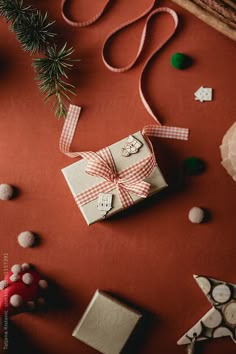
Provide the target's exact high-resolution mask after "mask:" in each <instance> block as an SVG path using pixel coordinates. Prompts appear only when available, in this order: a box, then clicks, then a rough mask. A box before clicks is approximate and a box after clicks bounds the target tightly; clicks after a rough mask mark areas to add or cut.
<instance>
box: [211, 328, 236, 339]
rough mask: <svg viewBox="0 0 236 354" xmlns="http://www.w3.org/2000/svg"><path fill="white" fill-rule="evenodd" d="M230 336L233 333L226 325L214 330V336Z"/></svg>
mask: <svg viewBox="0 0 236 354" xmlns="http://www.w3.org/2000/svg"><path fill="white" fill-rule="evenodd" d="M228 336H230V337H232V336H233V334H232V332H231V330H230V329H229V328H227V327H224V326H221V327H218V328H216V329H215V330H214V332H213V338H221V337H228Z"/></svg>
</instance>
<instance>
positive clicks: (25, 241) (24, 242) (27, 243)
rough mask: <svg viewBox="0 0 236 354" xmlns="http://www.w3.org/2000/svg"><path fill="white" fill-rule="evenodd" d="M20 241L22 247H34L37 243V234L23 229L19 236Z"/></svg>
mask: <svg viewBox="0 0 236 354" xmlns="http://www.w3.org/2000/svg"><path fill="white" fill-rule="evenodd" d="M18 243H19V245H20V246H21V247H23V248H27V247H32V246H33V245H34V243H35V235H34V234H33V233H32V232H30V231H23V232H21V233H20V234H19V236H18Z"/></svg>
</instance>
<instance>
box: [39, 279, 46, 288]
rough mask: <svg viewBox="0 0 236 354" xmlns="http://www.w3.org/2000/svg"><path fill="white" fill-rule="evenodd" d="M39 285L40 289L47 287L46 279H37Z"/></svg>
mask: <svg viewBox="0 0 236 354" xmlns="http://www.w3.org/2000/svg"><path fill="white" fill-rule="evenodd" d="M39 286H40V288H42V289H47V287H48V282H47V281H46V280H44V279H40V280H39Z"/></svg>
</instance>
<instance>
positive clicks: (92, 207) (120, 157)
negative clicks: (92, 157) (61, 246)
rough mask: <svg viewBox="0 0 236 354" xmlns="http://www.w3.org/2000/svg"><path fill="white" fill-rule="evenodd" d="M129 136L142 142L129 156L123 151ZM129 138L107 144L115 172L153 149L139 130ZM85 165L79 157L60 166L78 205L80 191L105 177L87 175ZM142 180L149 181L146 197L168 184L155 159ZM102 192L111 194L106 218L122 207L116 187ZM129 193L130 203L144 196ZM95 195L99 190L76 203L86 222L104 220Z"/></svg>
mask: <svg viewBox="0 0 236 354" xmlns="http://www.w3.org/2000/svg"><path fill="white" fill-rule="evenodd" d="M130 137H131V139H132V137H134V138H135V139H137V144H139V143H141V144H139V146H140V145H141V147H139V148H138V149H136V150H137V152H136V153H131V154H130V155H129V156H124V155H125V153H124V152H125V151H124V150H122V149H123V148H124V147H125V146H126V145H127V140H128V141H129V139H130ZM130 137H126V138H125V139H122V140H120V141H119V142H117V143H115V144H112V145H110V146H109V150H110V152H111V154H112V157H113V160H114V163H115V167H116V171H117V172H118V173H120V172H121V171H123V170H125V169H127V168H128V167H131V166H135V164H137V163H139V162H140V161H142V160H144V159H145V158H148V157H151V156H152V152H151V150H150V148H149V146H148V143H147V141H146V140H145V138H144V137H143V135H142V133H141V132H137V133H135V134H132V136H130ZM134 145H135V144H134ZM134 148H135V147H134ZM122 151H123V152H122ZM122 153H123V154H122ZM87 165H88V162H87V160H86V159H82V160H80V161H77V162H75V163H73V164H72V165H70V166H68V167H65V168H63V169H62V173H63V175H64V177H65V179H66V181H67V183H68V185H69V188H70V190H71V193H72V195H73V197H74V198H75V201H76V202H77V204H79V203H78V196H79V195H81V193H82V192H84V191H87V190H89V189H90V188H92V187H95V186H97V185H99V184H100V183H101V182H102V181H104V178H102V177H98V176H91V175H89V174H88V173H87V172H86V171H85V170H86V168H87ZM131 172H132V168H131ZM144 181H145V182H148V183H149V184H150V191H149V194H148V196H151V195H153V194H155V193H157V192H159V191H160V190H162V189H163V188H165V187H167V183H166V181H165V179H164V177H163V175H162V173H161V171H160V169H159V167H158V165H157V164H156V161H155V165H154V166H153V168H152V171H151V173H150V174H149V175H148V176H147V177H146V178H145V179H144ZM104 193H106V194H112V208H111V210H110V211H109V212H108V213H107V214H106V217H109V216H111V215H113V214H116V213H118V212H120V211H121V210H123V209H124V207H123V206H122V204H121V201H120V198H119V196H118V189H117V188H116V187H114V188H113V189H112V190H110V191H106V192H104ZM129 194H130V196H131V198H132V200H133V204H136V203H138V202H140V201H141V200H143V199H144V198H142V197H140V196H138V195H136V194H134V193H132V192H129ZM98 198H99V193H97V195H96V198H95V199H93V200H91V201H90V202H88V203H86V204H84V205H82V206H81V205H80V204H79V205H78V206H79V207H80V210H81V212H82V214H83V216H84V218H85V220H86V222H87V224H88V225H90V224H93V223H94V222H96V221H98V220H102V219H104V213H102V212H101V211H100V210H99V209H98Z"/></svg>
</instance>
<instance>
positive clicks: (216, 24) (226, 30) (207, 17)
mask: <svg viewBox="0 0 236 354" xmlns="http://www.w3.org/2000/svg"><path fill="white" fill-rule="evenodd" d="M172 1H174V2H175V3H176V4H178V5H180V6H182V7H183V8H184V9H186V10H188V11H189V12H191V13H192V14H194V15H195V16H196V17H198V18H199V19H200V20H202V21H204V22H205V23H207V24H208V25H209V26H211V27H213V28H215V29H216V30H218V31H220V32H221V33H223V34H225V35H226V36H227V37H229V38H231V39H233V40H235V41H236V31H235V29H233V28H231V27H229V26H228V25H227V24H226V23H223V22H222V21H220V20H219V19H217V18H216V17H215V16H213V15H212V14H210V13H209V12H207V11H206V10H204V9H202V8H201V7H200V6H198V5H196V4H195V3H194V2H192V1H190V0H172Z"/></svg>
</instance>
